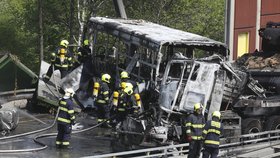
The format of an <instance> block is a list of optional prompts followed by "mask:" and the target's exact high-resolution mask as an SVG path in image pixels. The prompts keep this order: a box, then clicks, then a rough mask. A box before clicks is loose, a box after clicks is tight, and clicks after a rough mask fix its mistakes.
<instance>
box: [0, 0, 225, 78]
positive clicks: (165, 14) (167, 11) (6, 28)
mask: <svg viewBox="0 0 280 158" xmlns="http://www.w3.org/2000/svg"><path fill="white" fill-rule="evenodd" d="M81 1H82V0H81ZM86 1H87V4H88V5H87V6H86V7H87V8H86V10H87V12H86V14H87V15H86V17H90V16H109V17H116V13H115V8H114V6H113V2H112V0H86ZM123 1H124V4H125V7H126V13H127V16H128V17H129V18H130V19H144V20H148V21H152V22H155V23H159V24H163V25H166V26H169V27H172V28H177V29H180V30H184V31H188V32H193V33H197V34H200V35H203V36H207V37H210V38H212V39H215V40H218V41H223V35H224V5H225V4H224V3H225V1H224V0H212V1H209V0H134V1H131V0H123ZM70 2H71V1H57V0H47V1H45V0H42V3H43V33H44V58H45V59H46V60H48V57H49V55H50V53H51V52H53V51H54V50H55V49H56V47H57V46H58V43H59V41H60V40H62V39H67V40H69V39H70V35H69V30H70V18H69V17H70ZM74 2H75V4H74V7H75V9H74V20H73V22H74V23H73V34H74V35H75V37H76V38H77V36H78V33H79V23H78V18H77V3H78V0H75V1H74ZM112 42H113V41H112ZM74 44H75V43H74ZM0 45H1V47H0V52H9V53H12V54H15V55H17V56H18V57H19V59H20V60H21V61H22V62H23V63H24V64H25V65H26V66H27V67H29V68H31V69H32V70H33V71H34V72H36V73H38V70H39V64H40V61H39V11H38V0H1V1H0Z"/></svg>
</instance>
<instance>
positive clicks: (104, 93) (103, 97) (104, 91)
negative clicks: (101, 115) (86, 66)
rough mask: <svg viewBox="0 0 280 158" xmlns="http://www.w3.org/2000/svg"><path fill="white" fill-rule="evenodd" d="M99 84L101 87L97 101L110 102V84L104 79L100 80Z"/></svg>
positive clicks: (101, 102)
mask: <svg viewBox="0 0 280 158" xmlns="http://www.w3.org/2000/svg"><path fill="white" fill-rule="evenodd" d="M99 84H100V87H99V91H98V96H97V99H96V102H97V103H100V104H109V93H110V92H109V91H110V89H109V86H108V84H107V83H106V82H103V81H100V82H99Z"/></svg>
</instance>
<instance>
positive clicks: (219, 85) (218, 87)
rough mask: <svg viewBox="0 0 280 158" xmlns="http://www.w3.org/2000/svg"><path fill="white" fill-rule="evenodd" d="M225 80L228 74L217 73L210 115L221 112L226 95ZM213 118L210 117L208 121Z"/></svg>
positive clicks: (221, 71)
mask: <svg viewBox="0 0 280 158" xmlns="http://www.w3.org/2000/svg"><path fill="white" fill-rule="evenodd" d="M225 80H226V72H225V71H223V70H220V71H217V77H216V80H215V83H214V87H213V92H212V95H211V103H210V107H209V112H208V114H212V113H213V112H214V111H220V108H221V104H222V100H223V94H224V85H225ZM211 118H212V116H211V115H208V119H209V120H210V119H211Z"/></svg>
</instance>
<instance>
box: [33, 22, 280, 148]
mask: <svg viewBox="0 0 280 158" xmlns="http://www.w3.org/2000/svg"><path fill="white" fill-rule="evenodd" d="M89 28H90V30H91V36H90V38H93V39H92V41H94V43H93V44H92V45H93V51H92V59H89V60H87V61H86V62H85V63H84V64H83V65H81V66H79V67H78V68H76V69H75V70H73V71H72V72H71V73H70V74H68V75H67V76H66V77H65V78H63V79H61V80H60V78H59V74H57V72H55V73H54V75H53V77H52V79H51V83H52V84H53V85H51V84H45V83H43V81H39V86H38V93H37V95H38V98H41V100H45V101H46V102H48V103H49V104H53V105H55V104H56V103H57V99H58V97H57V96H59V95H61V94H59V90H58V89H65V88H67V87H70V86H71V87H74V89H75V91H76V94H77V95H76V98H75V99H76V102H77V103H78V104H79V105H80V107H81V108H82V109H84V108H94V104H93V99H92V98H91V93H92V88H93V86H92V85H93V82H94V81H95V80H96V78H95V77H96V76H100V75H101V73H104V72H106V73H109V74H111V76H112V77H113V78H114V83H115V85H114V87H117V86H118V85H119V82H120V76H119V74H120V72H121V71H123V70H126V71H127V72H129V73H130V75H131V78H132V79H133V80H135V81H137V82H139V85H138V87H137V91H138V92H139V93H141V98H142V102H143V106H142V111H143V112H142V113H141V114H139V115H131V116H129V117H128V118H127V119H126V120H125V121H124V122H122V124H121V126H118V128H117V129H116V140H117V141H116V144H115V147H116V148H118V147H123V148H132V147H133V146H135V145H139V144H141V143H143V142H156V143H158V144H166V143H170V142H172V143H174V142H175V143H176V142H177V143H179V142H184V138H185V136H184V135H185V132H184V119H185V118H186V117H187V116H188V115H189V114H190V113H191V112H192V111H193V105H194V103H196V102H201V103H202V104H203V105H204V107H203V113H204V115H205V117H206V118H209V117H211V116H210V115H209V114H211V113H212V112H213V111H215V110H220V111H221V112H222V113H223V117H222V120H223V122H224V125H225V133H224V137H231V136H236V135H241V134H243V133H253V132H260V131H262V130H263V129H264V128H263V127H264V126H266V127H269V128H266V129H267V130H273V129H278V127H280V126H279V125H276V124H277V123H276V124H275V121H273V119H275V118H276V117H279V116H277V115H273V116H271V115H272V114H276V113H272V111H273V110H272V109H279V107H280V106H279V105H278V104H279V101H278V100H277V99H274V100H273V99H268V98H269V97H268V95H267V94H266V92H267V91H266V89H265V88H264V87H263V86H262V85H261V84H260V83H259V82H258V78H255V76H254V75H252V72H251V71H248V70H247V69H246V68H244V67H243V66H240V64H238V63H237V62H229V61H228V60H227V59H228V49H227V46H226V45H225V44H223V43H221V42H217V41H214V40H212V39H209V38H206V37H203V36H199V35H196V34H192V33H188V32H184V31H180V30H176V29H172V28H169V27H166V26H162V25H158V24H154V23H151V22H147V21H144V20H125V19H110V18H105V17H92V18H91V19H90V22H89ZM48 66H49V65H48V64H47V63H46V62H42V66H41V72H40V77H43V73H45V72H46V69H47V68H48ZM55 91H56V92H55ZM54 93H56V94H54ZM273 97H274V98H276V97H275V96H273ZM260 118H261V119H260ZM278 120H279V124H280V119H278ZM271 121H272V122H273V123H269V122H271ZM266 122H267V123H266ZM275 125H276V126H275ZM229 141H230V140H229ZM116 150H118V149H116Z"/></svg>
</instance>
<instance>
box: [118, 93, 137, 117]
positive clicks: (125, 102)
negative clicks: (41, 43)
mask: <svg viewBox="0 0 280 158" xmlns="http://www.w3.org/2000/svg"><path fill="white" fill-rule="evenodd" d="M114 99H115V98H113V105H114ZM141 105H142V102H141V99H140V95H139V94H138V93H136V94H130V95H129V94H127V93H125V92H120V95H119V98H118V105H117V109H118V111H127V110H129V112H130V113H138V112H139V110H140V108H141Z"/></svg>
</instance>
